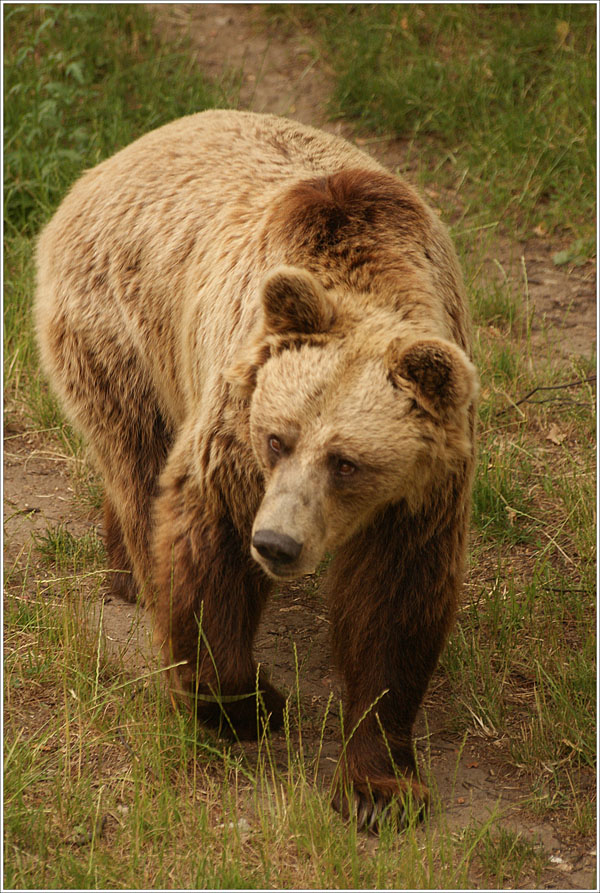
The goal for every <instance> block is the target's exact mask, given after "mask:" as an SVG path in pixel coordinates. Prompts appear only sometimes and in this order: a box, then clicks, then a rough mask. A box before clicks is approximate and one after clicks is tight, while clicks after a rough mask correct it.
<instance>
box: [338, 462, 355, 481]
mask: <svg viewBox="0 0 600 893" xmlns="http://www.w3.org/2000/svg"><path fill="white" fill-rule="evenodd" d="M335 471H336V474H339V475H340V477H343V478H347V477H351V476H352V475H353V474H354V473H355V472H356V465H355V464H354V462H350V460H349V459H338V460H337V461H336V465H335Z"/></svg>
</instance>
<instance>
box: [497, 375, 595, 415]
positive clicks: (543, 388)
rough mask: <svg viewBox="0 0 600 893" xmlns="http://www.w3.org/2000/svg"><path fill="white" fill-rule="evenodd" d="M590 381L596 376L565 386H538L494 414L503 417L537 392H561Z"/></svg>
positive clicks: (537, 401)
mask: <svg viewBox="0 0 600 893" xmlns="http://www.w3.org/2000/svg"><path fill="white" fill-rule="evenodd" d="M591 381H596V376H595V375H590V377H589V378H582V379H578V380H577V381H569V382H567V383H566V384H548V385H538V386H537V387H535V388H533V390H531V391H529V393H528V394H525V396H524V397H521V399H520V400H517V401H516V402H515V403H513V404H512V405H511V406H506V407H505V408H504V409H501V410H500V411H499V412H497V413H496V416H501V415H504V413H505V412H508V410H509V409H513V408H514V407H516V406H520V405H521V403H525V402H526V401H527V400H529V398H530V397H532V396H533V395H534V394H535V393H536V392H537V391H559V390H562V389H564V388H574V387H576V386H578V385H582V384H588V383H589V382H591ZM533 402H534V403H541V402H547V401H541V400H534V401H533Z"/></svg>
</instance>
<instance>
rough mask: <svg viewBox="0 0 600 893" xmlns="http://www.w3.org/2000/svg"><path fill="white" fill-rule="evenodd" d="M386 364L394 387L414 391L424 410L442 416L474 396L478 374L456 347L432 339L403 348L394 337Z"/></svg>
mask: <svg viewBox="0 0 600 893" xmlns="http://www.w3.org/2000/svg"><path fill="white" fill-rule="evenodd" d="M385 363H386V366H387V369H388V374H389V378H390V380H391V382H392V384H393V385H394V386H395V387H401V386H406V384H407V383H408V384H409V385H411V386H412V387H413V389H414V393H415V397H416V399H417V401H418V402H419V403H421V404H422V406H423V408H424V409H426V410H428V411H429V412H433V414H434V415H437V416H444V415H446V414H447V413H448V412H451V411H453V410H457V409H460V408H461V407H463V406H465V405H466V404H467V403H470V402H471V401H472V400H474V399H475V398H476V396H477V392H478V390H479V384H478V379H477V372H476V371H475V367H474V366H473V364H472V363H471V361H470V360H469V359H468V358H467V355H466V354H465V353H464V352H463V351H462V350H461V349H460V348H459V347H457V345H456V344H452V343H451V342H450V341H443V340H442V339H441V338H431V339H427V340H423V341H414V342H413V343H412V344H409V345H408V347H407V346H406V342H403V340H402V339H400V338H395V339H394V340H393V341H392V342H391V343H390V344H389V346H388V349H387V351H386V354H385Z"/></svg>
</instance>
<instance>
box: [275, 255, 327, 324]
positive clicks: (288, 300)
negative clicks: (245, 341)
mask: <svg viewBox="0 0 600 893" xmlns="http://www.w3.org/2000/svg"><path fill="white" fill-rule="evenodd" d="M262 306H263V312H264V322H265V328H266V330H267V332H269V333H270V334H273V335H288V334H293V333H298V334H301V335H316V334H320V333H322V332H327V331H328V330H329V329H330V328H331V326H332V324H333V321H334V319H335V309H334V305H333V303H332V301H331V299H330V298H329V296H328V295H327V292H326V291H325V289H324V288H323V286H322V285H321V283H320V282H318V281H317V280H316V279H315V277H314V276H312V275H311V273H309V272H308V271H307V270H301V269H299V268H297V267H283V266H282V267H278V268H277V269H276V270H273V272H272V273H270V274H269V275H268V276H267V278H266V279H265V280H264V282H263V285H262Z"/></svg>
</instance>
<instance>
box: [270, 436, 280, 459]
mask: <svg viewBox="0 0 600 893" xmlns="http://www.w3.org/2000/svg"><path fill="white" fill-rule="evenodd" d="M268 444H269V449H270V450H271V452H272V453H275V455H276V456H281V453H282V452H283V445H282V443H281V441H280V439H279V438H278V437H275V435H274V434H271V436H270V437H269V440H268Z"/></svg>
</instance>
